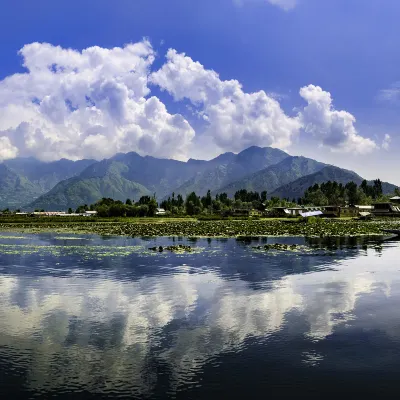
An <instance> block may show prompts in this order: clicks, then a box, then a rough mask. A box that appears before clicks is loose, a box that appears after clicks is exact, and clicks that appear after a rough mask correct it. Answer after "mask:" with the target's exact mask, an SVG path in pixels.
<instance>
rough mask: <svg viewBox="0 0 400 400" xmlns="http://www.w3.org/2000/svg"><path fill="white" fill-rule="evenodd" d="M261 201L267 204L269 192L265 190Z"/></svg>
mask: <svg viewBox="0 0 400 400" xmlns="http://www.w3.org/2000/svg"><path fill="white" fill-rule="evenodd" d="M261 201H262V202H263V203H265V202H266V201H267V191H266V190H264V191H262V192H261Z"/></svg>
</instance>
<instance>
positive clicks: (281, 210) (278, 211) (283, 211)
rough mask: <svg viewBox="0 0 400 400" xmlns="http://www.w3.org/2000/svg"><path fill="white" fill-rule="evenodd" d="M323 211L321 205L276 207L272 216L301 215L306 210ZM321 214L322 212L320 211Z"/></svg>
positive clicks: (288, 216) (287, 216)
mask: <svg viewBox="0 0 400 400" xmlns="http://www.w3.org/2000/svg"><path fill="white" fill-rule="evenodd" d="M316 211H322V208H321V207H274V208H273V209H272V213H271V214H272V216H276V217H281V218H290V217H301V216H303V215H302V214H303V213H305V212H316ZM318 215H320V213H318Z"/></svg>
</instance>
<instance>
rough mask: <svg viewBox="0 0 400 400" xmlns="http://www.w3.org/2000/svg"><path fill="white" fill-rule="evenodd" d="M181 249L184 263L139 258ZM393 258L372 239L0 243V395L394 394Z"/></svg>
mask: <svg viewBox="0 0 400 400" xmlns="http://www.w3.org/2000/svg"><path fill="white" fill-rule="evenodd" d="M266 242H268V243H274V242H279V243H288V244H291V243H296V244H299V245H301V246H304V247H300V248H299V250H298V251H296V252H292V251H289V252H279V251H269V252H263V251H256V250H254V249H253V248H252V246H258V245H264V244H265V243H266ZM179 243H181V244H190V245H191V246H192V247H193V248H195V252H193V253H190V254H171V253H167V252H163V253H152V252H149V251H148V250H147V249H148V248H149V247H152V246H159V245H163V246H165V245H171V244H179ZM399 261H400V242H398V241H394V240H387V241H383V240H382V239H379V238H376V239H375V240H372V239H369V240H367V239H363V240H361V239H348V240H344V239H342V240H329V241H326V240H325V241H324V240H316V239H314V240H311V239H300V238H279V239H278V238H269V239H257V238H254V239H244V240H235V239H225V240H223V239H220V240H217V239H212V240H207V239H199V240H195V239H185V238H175V239H173V238H157V239H126V238H101V237H98V236H79V237H74V236H72V235H69V236H61V235H52V234H42V235H16V234H15V235H13V234H9V233H4V234H0V393H1V395H2V398H50V397H57V398H74V399H78V398H85V399H86V398H102V397H104V398H117V397H120V398H152V399H153V398H193V399H212V398H218V399H219V398H233V397H241V398H242V397H247V398H261V397H262V398H267V397H269V398H278V397H280V396H300V395H303V394H304V395H308V396H312V395H316V396H326V395H339V394H341V395H345V396H349V395H354V396H360V395H362V396H363V397H364V398H377V396H380V397H383V396H387V395H390V394H392V395H395V394H396V393H397V392H398V380H399V378H398V373H399V370H400V272H399V271H400V262H399Z"/></svg>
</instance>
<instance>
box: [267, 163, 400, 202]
mask: <svg viewBox="0 0 400 400" xmlns="http://www.w3.org/2000/svg"><path fill="white" fill-rule="evenodd" d="M327 181H336V182H338V183H342V184H344V185H345V184H346V183H348V182H351V181H353V182H355V183H357V185H360V184H361V182H362V181H363V178H361V176H359V175H357V174H356V173H355V172H353V171H349V170H347V169H342V168H338V167H334V166H326V167H325V168H323V169H322V170H320V171H318V172H316V173H314V174H311V175H307V176H304V177H302V178H300V179H297V180H295V181H293V182H290V183H288V184H285V185H282V186H280V187H279V188H277V189H276V190H275V191H273V192H272V193H270V196H277V197H281V198H289V199H297V198H299V197H302V196H303V195H304V192H305V191H306V190H307V189H308V188H309V187H310V186H313V185H315V184H316V183H318V184H321V183H323V182H327ZM371 183H372V181H369V184H371ZM382 188H383V193H384V194H389V193H393V192H394V190H395V188H396V186H395V185H392V184H391V183H387V182H383V184H382Z"/></svg>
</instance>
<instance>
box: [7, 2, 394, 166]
mask: <svg viewBox="0 0 400 400" xmlns="http://www.w3.org/2000/svg"><path fill="white" fill-rule="evenodd" d="M282 4H283V3H282ZM288 4H289V3H288ZM20 55H21V57H22V62H23V66H24V67H25V68H26V72H24V73H19V74H14V75H10V76H8V77H6V78H5V79H3V80H2V81H0V161H2V160H5V159H8V158H13V157H16V156H34V157H36V158H39V159H42V160H47V161H50V160H56V159H60V158H63V157H64V158H69V159H81V158H95V159H102V158H105V157H110V156H112V155H114V154H115V153H117V152H128V151H137V152H138V153H140V154H149V155H152V156H155V157H170V158H177V159H186V158H188V157H190V156H191V154H190V153H191V152H193V151H194V149H197V148H201V149H203V148H204V151H203V150H202V151H203V155H204V156H206V155H207V154H208V153H209V152H210V151H211V150H212V151H213V153H216V152H217V151H218V152H219V151H234V152H239V151H241V150H243V149H244V148H246V147H249V146H254V145H257V146H272V147H278V148H281V149H287V148H288V147H290V146H291V145H292V143H293V140H294V139H295V138H296V137H297V136H298V135H299V133H300V132H301V131H302V130H304V131H305V132H306V133H309V134H311V135H312V136H313V137H314V138H315V139H316V140H317V142H318V143H321V144H322V145H323V146H325V147H328V148H331V149H333V150H340V151H351V152H357V153H368V152H369V151H371V150H373V149H375V148H378V146H377V145H376V143H375V142H374V141H373V140H371V139H368V138H365V137H363V136H361V135H360V134H359V133H358V132H357V130H356V128H355V126H354V123H355V118H354V116H353V115H351V114H350V113H348V112H346V111H337V110H335V109H334V108H333V105H332V98H331V95H330V93H328V92H326V91H323V90H322V89H321V88H320V87H318V86H313V85H310V86H307V87H304V88H302V89H301V90H300V95H301V96H302V97H303V98H304V99H305V100H306V101H307V103H308V105H307V106H306V107H305V108H304V109H302V110H300V111H299V112H298V114H297V115H292V116H290V115H288V114H286V113H285V111H284V110H283V109H282V108H281V106H280V103H279V98H274V97H273V95H270V94H267V93H266V92H264V91H263V90H260V91H258V92H253V93H248V92H245V91H244V90H243V87H242V85H241V83H240V82H238V81H237V80H222V79H221V78H220V76H219V75H218V73H217V72H215V71H213V70H210V69H206V68H205V67H204V66H203V65H202V64H201V63H199V62H196V61H194V60H192V59H191V58H190V57H189V56H187V55H186V54H184V53H178V52H177V51H176V50H173V49H170V50H169V51H168V53H167V59H166V61H165V63H164V64H163V65H162V66H161V67H160V68H159V69H158V70H156V71H152V66H153V62H154V59H155V51H154V50H153V48H152V46H151V44H150V42H148V41H147V40H143V41H141V42H138V43H135V44H128V45H126V46H124V47H116V48H112V49H105V48H101V47H97V46H95V47H90V48H87V49H84V50H82V51H77V50H72V49H65V48H61V47H59V46H53V45H51V44H47V43H32V44H28V45H26V46H24V47H23V48H22V49H21V51H20ZM155 86H159V87H160V88H161V89H162V90H165V91H167V92H168V93H170V94H171V95H172V97H173V99H174V100H175V101H177V102H183V103H184V104H185V103H190V105H189V104H186V107H185V108H186V109H191V110H192V111H191V112H192V113H193V114H194V115H196V116H198V117H200V118H201V120H202V121H203V126H201V127H200V128H199V129H200V130H201V132H199V131H198V132H197V136H196V132H195V130H194V129H193V128H192V126H191V125H190V124H189V122H188V121H187V120H186V119H185V117H184V116H182V115H180V114H171V113H170V112H169V111H168V109H167V107H166V105H165V104H164V103H163V102H162V101H161V100H160V99H159V98H158V97H156V96H154V94H152V93H151V89H152V88H154V87H155ZM388 140H389V139H388V138H386V139H385V141H384V143H383V144H382V148H385V147H387V146H388V145H389V144H388Z"/></svg>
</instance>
